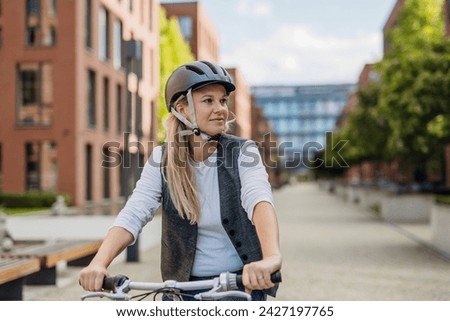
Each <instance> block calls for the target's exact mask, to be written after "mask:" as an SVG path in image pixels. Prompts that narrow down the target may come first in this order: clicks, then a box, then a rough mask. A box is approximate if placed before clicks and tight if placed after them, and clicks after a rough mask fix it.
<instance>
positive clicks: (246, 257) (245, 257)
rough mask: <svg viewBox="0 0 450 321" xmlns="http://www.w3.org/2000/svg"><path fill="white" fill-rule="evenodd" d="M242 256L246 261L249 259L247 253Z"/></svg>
mask: <svg viewBox="0 0 450 321" xmlns="http://www.w3.org/2000/svg"><path fill="white" fill-rule="evenodd" d="M241 258H242V260H243V261H244V262H245V261H247V260H248V256H247V254H244V255H241Z"/></svg>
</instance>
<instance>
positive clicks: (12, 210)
mask: <svg viewBox="0 0 450 321" xmlns="http://www.w3.org/2000/svg"><path fill="white" fill-rule="evenodd" d="M47 210H49V207H15V208H4V209H2V211H3V212H5V213H6V214H8V215H21V214H29V213H33V212H40V211H47Z"/></svg>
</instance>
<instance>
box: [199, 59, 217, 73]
mask: <svg viewBox="0 0 450 321" xmlns="http://www.w3.org/2000/svg"><path fill="white" fill-rule="evenodd" d="M202 62H203V63H204V64H205V65H207V66H208V67H209V69H211V70H212V72H213V73H215V74H216V75H218V72H217V69H216V67H215V66H214V65H213V64H212V63H210V62H208V61H202Z"/></svg>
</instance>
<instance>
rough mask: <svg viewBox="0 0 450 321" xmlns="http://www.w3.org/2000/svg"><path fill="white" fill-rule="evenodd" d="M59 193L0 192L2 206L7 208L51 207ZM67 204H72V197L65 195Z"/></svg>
mask: <svg viewBox="0 0 450 321" xmlns="http://www.w3.org/2000/svg"><path fill="white" fill-rule="evenodd" d="M58 195H59V194H58V193H50V192H27V193H20V194H14V193H0V206H3V207H6V208H17V207H51V206H52V204H53V203H54V202H55V201H56V197H57V196H58ZM63 196H64V200H65V202H66V204H68V205H69V204H70V197H69V196H68V195H63Z"/></svg>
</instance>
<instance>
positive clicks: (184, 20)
mask: <svg viewBox="0 0 450 321" xmlns="http://www.w3.org/2000/svg"><path fill="white" fill-rule="evenodd" d="M178 23H179V25H180V29H181V33H182V35H183V38H184V40H185V41H186V42H187V43H191V39H192V18H191V17H189V16H180V17H178Z"/></svg>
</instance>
